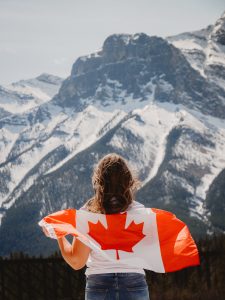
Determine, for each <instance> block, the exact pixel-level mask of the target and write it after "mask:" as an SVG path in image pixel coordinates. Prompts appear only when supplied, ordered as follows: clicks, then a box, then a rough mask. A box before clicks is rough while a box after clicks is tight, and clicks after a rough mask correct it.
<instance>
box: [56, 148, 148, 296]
mask: <svg viewBox="0 0 225 300" xmlns="http://www.w3.org/2000/svg"><path fill="white" fill-rule="evenodd" d="M92 184H93V188H94V191H95V195H94V197H93V198H91V199H90V200H88V201H87V203H86V204H85V205H84V206H83V207H82V208H81V209H84V210H88V211H91V212H95V213H103V214H113V213H120V212H124V211H128V210H135V209H138V208H140V206H142V207H143V205H142V204H140V203H138V202H137V201H134V192H135V190H136V188H137V185H138V184H139V182H138V180H136V179H135V178H134V177H133V175H132V173H131V171H130V169H129V168H128V166H127V163H126V161H125V160H124V159H123V158H122V157H121V156H119V155H117V154H115V153H112V154H108V155H106V156H105V157H103V158H102V159H101V160H100V162H99V163H98V165H97V167H96V168H95V170H94V173H93V177H92ZM58 244H59V247H60V250H61V253H62V256H63V258H64V259H65V261H66V262H67V263H68V264H69V265H70V266H71V267H72V268H73V269H75V270H79V269H81V268H82V267H84V266H85V264H86V265H87V269H86V273H85V274H86V288H85V299H86V300H94V299H96V300H101V299H110V300H111V299H121V300H127V299H129V300H132V299H142V300H148V299H149V291H148V286H147V283H146V277H145V272H144V270H143V269H141V268H135V267H131V266H129V265H126V264H121V263H119V262H115V263H112V262H109V261H107V260H106V259H105V258H104V257H102V256H101V255H100V254H99V253H97V252H95V251H93V250H91V249H90V248H89V247H88V246H86V245H84V244H83V243H82V242H81V241H79V240H77V239H75V238H74V239H73V243H72V245H71V244H70V243H69V242H68V241H67V239H66V238H65V237H63V238H59V239H58Z"/></svg>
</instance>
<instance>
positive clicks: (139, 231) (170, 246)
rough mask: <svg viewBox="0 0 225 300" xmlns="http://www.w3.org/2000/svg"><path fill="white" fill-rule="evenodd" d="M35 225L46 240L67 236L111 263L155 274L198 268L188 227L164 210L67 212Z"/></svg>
mask: <svg viewBox="0 0 225 300" xmlns="http://www.w3.org/2000/svg"><path fill="white" fill-rule="evenodd" d="M38 224H39V225H40V226H41V227H42V228H43V229H44V231H45V234H46V235H47V236H48V237H50V238H53V239H57V238H60V237H63V236H66V235H69V234H70V235H72V236H75V237H76V238H77V239H79V240H80V241H81V242H83V243H84V244H85V245H87V246H88V247H90V248H91V249H93V250H94V251H98V252H99V253H100V254H101V255H103V256H104V257H105V259H107V260H109V261H111V262H112V261H114V262H117V263H120V262H121V263H126V264H129V265H130V266H135V267H139V268H140V267H141V268H143V269H148V270H152V271H154V272H159V273H165V272H172V271H177V270H180V269H183V268H186V267H189V266H195V265H199V264H200V261H199V254H198V249H197V246H196V244H195V242H194V240H193V238H192V236H191V234H190V231H189V229H188V227H187V226H186V224H185V223H183V222H182V221H181V220H179V219H178V218H176V216H175V215H174V214H172V213H170V212H167V211H165V210H160V209H155V208H141V209H139V210H138V211H126V212H121V213H117V214H99V213H92V212H89V211H85V210H82V209H80V210H76V209H71V208H70V209H65V210H60V211H57V212H55V213H52V214H49V215H48V216H46V217H44V218H43V219H42V220H41V221H40V222H39V223H38Z"/></svg>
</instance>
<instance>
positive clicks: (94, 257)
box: [80, 201, 145, 276]
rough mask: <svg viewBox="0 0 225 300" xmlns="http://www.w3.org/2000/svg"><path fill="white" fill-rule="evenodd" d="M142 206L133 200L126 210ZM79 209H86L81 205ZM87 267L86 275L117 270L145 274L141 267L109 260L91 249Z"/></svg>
mask: <svg viewBox="0 0 225 300" xmlns="http://www.w3.org/2000/svg"><path fill="white" fill-rule="evenodd" d="M141 207H144V205H143V204H141V203H139V202H137V201H133V202H132V203H131V204H130V205H129V207H128V208H127V210H126V211H128V210H129V211H130V210H132V211H133V210H135V209H140V208H141ZM80 209H83V210H87V208H86V207H85V205H84V206H82V207H81V208H80ZM86 265H87V269H86V272H85V275H86V276H88V275H90V274H101V273H119V272H136V273H141V274H145V271H144V269H143V268H136V267H132V266H129V265H127V264H124V263H121V262H120V261H115V262H110V261H108V260H106V259H105V257H103V256H102V255H101V254H100V253H99V252H96V251H94V250H93V249H92V250H91V252H90V254H89V257H88V260H87V263H86Z"/></svg>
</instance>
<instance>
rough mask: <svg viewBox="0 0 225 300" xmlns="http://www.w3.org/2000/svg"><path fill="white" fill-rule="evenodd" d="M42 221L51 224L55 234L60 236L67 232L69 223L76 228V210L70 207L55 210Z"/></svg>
mask: <svg viewBox="0 0 225 300" xmlns="http://www.w3.org/2000/svg"><path fill="white" fill-rule="evenodd" d="M44 221H45V222H47V223H49V224H52V225H53V228H54V231H55V234H56V235H57V237H59V238H60V237H62V236H64V235H67V234H68V233H69V229H70V226H71V225H72V227H73V228H76V210H75V209H72V208H71V209H65V210H61V211H57V212H55V213H53V214H50V215H48V216H46V217H44ZM62 225H63V226H62ZM63 228H64V230H63ZM67 229H68V230H67ZM74 235H75V234H74Z"/></svg>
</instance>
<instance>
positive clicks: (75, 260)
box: [58, 236, 91, 270]
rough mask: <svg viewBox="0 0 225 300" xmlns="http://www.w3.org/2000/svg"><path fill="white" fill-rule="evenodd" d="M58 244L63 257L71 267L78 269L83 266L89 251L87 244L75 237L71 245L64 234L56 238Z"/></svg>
mask: <svg viewBox="0 0 225 300" xmlns="http://www.w3.org/2000/svg"><path fill="white" fill-rule="evenodd" d="M58 244H59V248H60V251H61V254H62V256H63V258H64V259H65V261H66V262H67V263H68V264H69V265H70V266H71V267H72V268H73V269H75V270H79V269H81V268H83V267H84V266H85V264H86V262H87V259H88V256H89V253H90V251H91V249H90V248H89V247H88V246H86V245H84V244H83V243H82V242H81V241H79V240H78V239H76V238H75V237H74V238H73V243H72V245H71V244H70V243H69V241H68V240H67V239H66V237H65V236H64V237H62V238H58Z"/></svg>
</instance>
